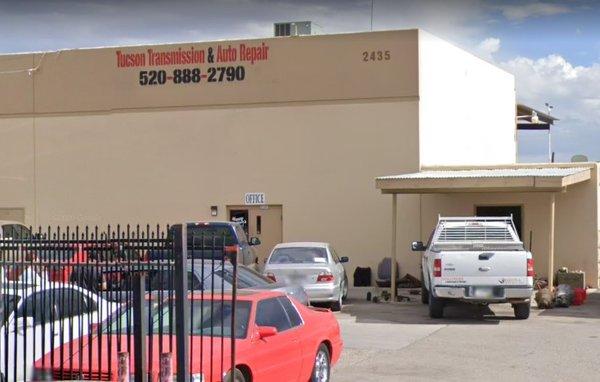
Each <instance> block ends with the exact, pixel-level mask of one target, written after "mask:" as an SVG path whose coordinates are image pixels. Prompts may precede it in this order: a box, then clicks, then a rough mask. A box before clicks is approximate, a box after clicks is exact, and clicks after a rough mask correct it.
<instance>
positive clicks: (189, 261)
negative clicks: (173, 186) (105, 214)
mask: <svg viewBox="0 0 600 382" xmlns="http://www.w3.org/2000/svg"><path fill="white" fill-rule="evenodd" d="M195 232H196V231H192V230H190V231H188V225H186V224H183V225H175V226H171V227H169V226H166V227H161V226H152V227H151V226H149V225H147V226H143V227H142V226H135V227H131V226H126V227H120V226H116V227H111V226H107V227H105V228H103V229H99V228H98V227H94V228H89V227H85V228H79V227H77V228H75V229H70V228H61V227H49V228H47V229H44V230H42V229H41V228H40V229H38V230H37V231H34V232H32V231H31V230H27V229H24V228H18V226H15V228H14V232H12V233H11V234H10V235H6V234H5V235H4V238H3V239H0V293H1V295H0V316H1V319H2V323H1V325H2V326H1V327H0V373H1V377H2V381H31V380H36V381H37V380H44V381H45V380H63V381H64V380H94V381H105V380H106V381H133V380H135V381H171V380H173V381H175V380H177V381H192V382H200V381H203V382H204V381H221V380H228V379H231V377H230V370H234V368H233V367H232V366H233V365H235V342H236V325H235V322H236V311H237V310H238V306H237V304H236V283H237V282H236V280H237V252H238V248H237V246H235V245H233V246H232V245H230V243H228V237H227V234H226V233H220V234H216V233H212V234H196V233H195ZM226 274H227V275H229V276H230V277H225V275H226Z"/></svg>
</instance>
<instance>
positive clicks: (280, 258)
mask: <svg viewBox="0 0 600 382" xmlns="http://www.w3.org/2000/svg"><path fill="white" fill-rule="evenodd" d="M323 263H327V250H326V249H325V248H320V247H290V248H276V249H275V250H274V251H273V254H272V255H271V257H270V259H269V264H323Z"/></svg>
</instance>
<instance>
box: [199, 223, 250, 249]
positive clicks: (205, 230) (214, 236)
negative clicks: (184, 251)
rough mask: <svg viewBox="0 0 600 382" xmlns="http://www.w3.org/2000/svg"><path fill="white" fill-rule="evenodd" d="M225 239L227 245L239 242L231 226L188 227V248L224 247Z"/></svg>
mask: <svg viewBox="0 0 600 382" xmlns="http://www.w3.org/2000/svg"><path fill="white" fill-rule="evenodd" d="M223 239H225V245H235V244H238V240H237V238H236V237H235V235H234V234H233V228H232V227H231V226H228V225H196V226H193V227H188V249H202V248H205V249H206V248H212V247H213V246H215V247H222V246H223ZM203 241H204V244H203V243H202V242H203Z"/></svg>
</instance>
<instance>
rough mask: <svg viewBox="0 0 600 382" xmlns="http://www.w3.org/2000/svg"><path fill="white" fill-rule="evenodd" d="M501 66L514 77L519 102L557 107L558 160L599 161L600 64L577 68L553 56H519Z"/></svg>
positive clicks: (555, 138) (560, 57)
mask: <svg viewBox="0 0 600 382" xmlns="http://www.w3.org/2000/svg"><path fill="white" fill-rule="evenodd" d="M499 65H500V66H502V67H503V68H504V69H506V70H508V71H509V72H511V73H513V74H514V75H515V78H516V84H517V98H518V99H519V101H520V102H523V103H525V104H527V105H529V106H532V107H535V108H539V109H541V110H544V103H545V102H549V103H550V104H552V105H554V107H555V108H554V111H553V114H554V115H556V116H557V117H558V118H560V121H559V122H557V124H556V127H555V128H554V129H553V146H554V149H555V151H556V152H557V155H558V159H559V160H562V161H568V160H569V159H570V158H571V156H572V155H574V154H580V153H582V154H587V155H588V156H589V157H590V159H595V160H599V159H600V150H599V149H598V145H597V142H600V107H599V106H600V64H598V63H596V64H593V65H589V66H577V65H573V64H572V63H570V62H569V61H567V60H566V59H565V58H564V57H562V56H560V55H556V54H553V55H549V56H546V57H542V58H539V59H531V58H527V57H517V58H514V59H512V60H510V61H507V62H503V63H500V64H499ZM538 135H539V133H538ZM521 145H522V144H521ZM522 149H526V147H523V148H522ZM529 152H531V150H529ZM537 159H540V158H537Z"/></svg>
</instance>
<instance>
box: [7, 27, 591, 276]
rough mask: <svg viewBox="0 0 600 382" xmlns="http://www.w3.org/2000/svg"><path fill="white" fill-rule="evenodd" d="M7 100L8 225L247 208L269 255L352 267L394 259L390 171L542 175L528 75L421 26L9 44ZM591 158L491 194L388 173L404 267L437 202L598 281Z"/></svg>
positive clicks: (212, 215) (154, 218) (216, 214)
mask: <svg viewBox="0 0 600 382" xmlns="http://www.w3.org/2000/svg"><path fill="white" fill-rule="evenodd" d="M0 99H2V102H0V220H1V219H3V218H4V217H6V216H12V217H15V216H17V217H22V219H23V220H24V221H25V222H26V223H28V224H32V225H59V224H60V225H67V224H68V225H85V224H91V225H104V224H107V223H121V224H124V223H143V224H146V223H169V222H170V223H173V222H180V221H186V220H188V221H190V220H208V219H210V220H229V219H231V218H233V217H237V218H243V219H244V220H245V221H247V222H248V229H249V231H250V234H251V235H256V236H259V237H261V239H262V241H263V245H262V246H261V247H262V248H261V251H260V254H261V256H262V257H263V258H264V256H265V255H266V254H267V253H268V251H269V250H270V248H271V247H272V245H274V244H275V243H277V242H280V241H296V240H311V241H329V242H331V243H333V244H334V245H335V246H336V247H337V250H338V252H339V253H341V254H344V255H347V256H349V257H350V258H351V262H350V264H349V266H348V270H349V273H352V270H353V269H354V268H355V267H356V266H370V267H372V268H373V269H374V270H375V269H376V266H377V263H378V262H379V261H380V260H381V259H382V258H383V257H384V256H389V255H390V249H391V248H390V241H391V238H392V230H391V224H390V219H391V216H392V215H391V210H390V206H391V203H390V200H389V198H388V197H384V196H382V195H381V194H380V193H379V191H378V190H377V189H376V188H375V187H374V179H375V178H376V177H377V176H384V175H390V174H413V176H417V177H418V176H419V175H414V174H417V173H419V172H420V171H422V170H425V169H439V168H440V166H442V167H444V168H446V167H448V166H452V167H451V168H452V169H456V168H463V167H464V166H468V168H470V169H473V168H477V169H487V168H492V167H493V168H505V169H507V168H513V167H527V166H517V165H515V161H516V130H515V90H514V78H513V76H512V75H510V74H508V73H506V72H504V71H502V70H500V69H499V68H497V67H495V66H493V65H491V64H489V63H487V62H485V61H483V60H481V59H479V58H477V57H475V56H472V55H470V54H469V53H467V52H464V51H462V50H460V49H458V48H456V47H454V46H452V45H450V44H448V43H446V42H444V41H442V40H440V39H438V38H436V37H434V36H432V35H430V34H427V33H425V32H423V31H420V30H408V31H390V32H373V33H359V34H346V35H323V36H307V37H291V38H270V39H260V40H246V41H219V42H207V43H196V42H193V43H182V44H174V45H160V46H132V47H114V48H98V49H78V50H65V51H58V52H46V53H31V54H15V55H4V56H0ZM534 167H542V166H534ZM552 167H553V168H554V167H563V166H558V165H556V166H552ZM571 167H572V166H571ZM577 167H585V168H586V169H590V170H589V171H587V172H586V174H589V176H588V177H587V178H586V176H585V174H584V175H581V174H580V172H576V173H575V174H571V175H565V177H566V178H568V179H566V180H565V177H562V176H558V177H555V178H552V182H554V183H552V182H551V183H552V184H553V185H552V186H551V187H549V188H544V187H542V188H540V189H537V188H536V187H537V185H538V184H540V183H539V182H542V183H543V182H544V179H542V178H543V176H542V177H540V176H539V175H540V174H537V173H535V172H534V173H533V175H531V174H529V175H523V177H521V178H517V179H518V180H514V179H512V178H510V179H506V178H494V180H493V181H492V182H491V183H493V184H492V185H491V186H489V187H488V186H486V184H487V183H488V182H490V178H485V177H480V178H473V177H470V178H467V181H465V182H466V183H463V180H457V179H449V180H448V182H449V183H448V184H444V186H443V187H441V186H440V187H433V188H427V187H425V188H427V189H424V186H423V184H421V183H422V182H427V180H423V181H422V182H421V183H420V182H418V181H417V182H412V181H410V179H409V181H408V183H407V182H404V180H401V179H398V180H397V181H396V183H393V182H392V183H389V182H391V181H390V180H388V181H386V182H388V183H389V184H388V183H385V182H383V183H382V181H381V180H378V181H377V187H379V188H381V189H382V190H383V191H385V192H386V193H388V192H389V193H402V194H403V195H401V196H399V197H398V199H397V200H398V227H397V228H398V230H397V232H398V240H397V243H398V244H397V248H398V249H397V255H398V258H399V262H400V266H401V273H402V274H404V273H406V272H409V273H411V274H413V275H418V274H419V272H420V271H419V268H418V263H419V261H418V257H417V256H415V255H414V254H411V253H410V252H409V243H410V242H411V241H413V240H415V239H418V238H421V239H427V236H428V233H429V231H430V230H431V228H433V225H434V223H435V217H436V216H437V214H438V213H441V214H453V215H455V214H466V215H471V214H473V213H476V212H478V211H477V208H478V207H484V206H486V207H494V206H495V207H498V206H504V207H511V208H513V209H512V210H510V211H514V208H517V210H518V211H520V214H521V215H520V218H521V231H522V234H523V237H524V241H525V243H526V245H529V240H530V239H529V238H530V236H531V237H532V238H533V243H532V250H533V252H534V254H535V257H536V261H537V266H536V268H537V269H536V270H537V271H538V273H540V274H545V272H546V271H547V261H546V260H547V259H549V255H550V247H554V248H555V253H556V256H555V267H558V266H562V265H566V266H569V267H571V268H576V269H584V270H586V272H587V275H588V283H590V284H591V285H593V286H596V285H597V281H598V280H597V279H598V277H597V276H598V234H597V233H598V214H597V199H598V187H597V185H598V180H597V168H596V166H595V165H594V164H578V166H577ZM584 172H585V171H584ZM471 175H472V176H473V175H477V174H471ZM479 175H480V174H479ZM541 175H544V174H543V173H542V174H541ZM570 176H574V177H576V178H577V179H580V180H579V181H578V182H573V183H568V182H571V181H572V179H571V178H569V177H570ZM583 178H586V179H583ZM540 179H541V180H540ZM557 179H559V180H557ZM520 181H522V182H525V183H527V182H530V183H531V182H533V186H531V185H530V184H529V183H527V184H529V185H526V186H523V185H521V184H520V183H519V182H520ZM563 181H564V182H566V183H568V184H566V183H565V185H564V186H563V185H562V182H563ZM411 182H412V183H411ZM496 182H499V183H501V184H504V183H506V185H505V186H503V187H499V188H498V187H497V186H498V185H497V184H496ZM556 182H561V183H560V185H556V184H555V183H556ZM384 183H385V184H386V185H387V186H389V188H385V187H384ZM409 183H410V184H409ZM513 183H516V185H514V184H513ZM387 186H386V187H387ZM467 186H469V187H467ZM410 187H412V188H410ZM551 195H555V196H551ZM552 198H555V201H556V202H555V216H556V224H555V230H554V232H555V234H554V237H555V246H549V243H550V237H549V235H550V233H551V229H550V228H551V227H549V224H550V223H549V222H550V220H549V217H550V210H551V209H550V201H551V199H552ZM250 204H251V205H250ZM490 211H492V210H489V209H488V210H486V211H483V209H482V210H481V211H480V212H481V213H489V212H490ZM506 211H508V210H506ZM530 233H531V234H530Z"/></svg>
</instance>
